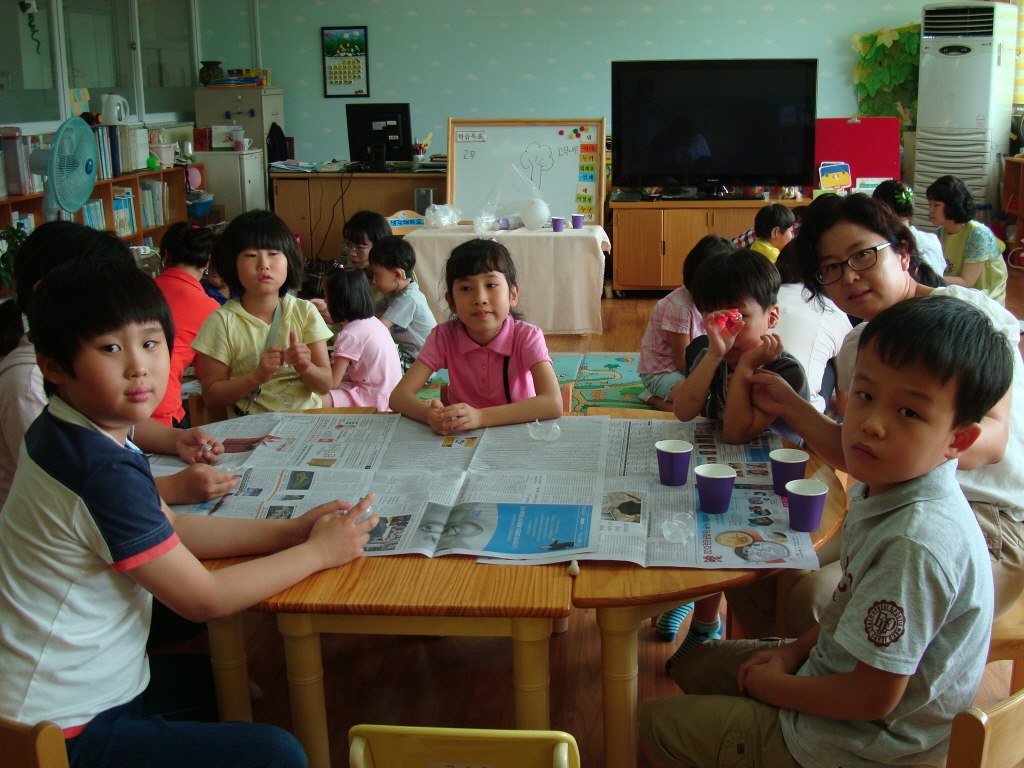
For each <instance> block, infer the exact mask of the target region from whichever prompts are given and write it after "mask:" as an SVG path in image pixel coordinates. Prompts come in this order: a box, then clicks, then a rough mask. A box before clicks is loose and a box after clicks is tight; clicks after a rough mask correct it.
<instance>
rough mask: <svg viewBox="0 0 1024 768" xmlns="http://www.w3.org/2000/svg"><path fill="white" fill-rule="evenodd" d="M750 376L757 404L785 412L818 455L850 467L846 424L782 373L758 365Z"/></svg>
mask: <svg viewBox="0 0 1024 768" xmlns="http://www.w3.org/2000/svg"><path fill="white" fill-rule="evenodd" d="M747 378H748V380H749V381H750V384H751V390H750V398H751V401H752V403H753V404H754V406H755V407H757V408H758V409H759V410H761V411H763V412H765V413H768V414H771V415H772V417H776V416H781V417H782V418H783V419H785V420H786V423H787V424H789V426H790V427H792V428H793V430H794V431H795V432H796V433H797V434H798V435H800V437H802V438H803V439H804V441H805V442H806V443H807V447H808V448H810V449H811V450H812V451H814V453H815V454H817V456H818V458H820V459H821V460H822V461H824V462H825V463H826V464H828V465H829V466H830V467H832V468H833V469H838V470H841V471H844V472H845V471H846V459H845V458H844V456H843V442H842V427H840V426H839V425H838V424H836V423H835V422H834V421H832V419H830V418H829V417H828V416H826V415H825V414H823V413H821V412H820V411H818V409H817V408H815V407H814V406H813V405H812V404H811V403H810V402H809V401H807V400H804V399H803V398H802V397H800V395H799V394H797V393H796V392H794V391H793V388H792V387H791V386H789V384H788V383H787V382H786V380H785V379H783V378H782V377H781V376H779V374H777V373H775V372H773V371H766V370H764V369H763V368H758V369H756V370H754V371H752V372H751V373H749V374H747ZM734 383H735V382H734Z"/></svg>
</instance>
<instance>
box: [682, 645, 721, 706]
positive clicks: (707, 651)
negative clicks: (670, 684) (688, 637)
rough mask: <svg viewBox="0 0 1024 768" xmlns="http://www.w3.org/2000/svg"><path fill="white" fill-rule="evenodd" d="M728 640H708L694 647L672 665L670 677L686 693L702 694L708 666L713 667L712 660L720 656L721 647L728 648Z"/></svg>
mask: <svg viewBox="0 0 1024 768" xmlns="http://www.w3.org/2000/svg"><path fill="white" fill-rule="evenodd" d="M730 642H731V641H729V640H708V641H707V642H704V643H701V644H700V645H697V646H694V647H693V648H692V649H691V650H690V651H689V652H688V653H687V654H686V655H685V656H683V657H682V658H680V659H679V661H677V662H676V663H675V664H673V665H672V671H671V674H672V677H673V679H675V681H676V683H677V684H678V685H679V687H680V688H682V689H683V690H684V691H685V692H686V693H691V694H693V693H702V692H704V689H705V687H706V686H705V683H706V682H707V679H708V671H709V665H711V666H714V665H715V661H714V659H715V658H716V656H719V655H721V653H722V649H723V645H724V646H725V647H728V644H729V643H730Z"/></svg>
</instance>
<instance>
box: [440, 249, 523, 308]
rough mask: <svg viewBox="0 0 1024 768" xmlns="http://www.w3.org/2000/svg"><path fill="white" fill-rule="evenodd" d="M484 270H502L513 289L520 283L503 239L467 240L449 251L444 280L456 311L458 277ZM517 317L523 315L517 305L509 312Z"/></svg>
mask: <svg viewBox="0 0 1024 768" xmlns="http://www.w3.org/2000/svg"><path fill="white" fill-rule="evenodd" d="M484 272H500V273H501V274H503V275H504V276H505V280H506V282H507V283H508V287H509V290H511V289H512V288H513V286H516V285H519V282H518V281H517V279H516V265H515V262H513V261H512V255H511V254H510V253H509V252H508V248H506V247H505V246H504V245H502V244H501V243H499V242H497V241H495V240H467V241H466V242H465V243H463V244H462V245H457V246H455V248H453V249H452V252H451V253H450V254H449V255H448V261H447V262H445V265H444V284H445V291H446V292H447V298H448V307H449V308H450V309H451V311H452V315H454V314H455V300H454V298H453V294H454V291H455V281H456V280H462V279H464V278H467V277H472V276H473V275H479V274H482V273H484ZM509 314H511V315H512V318H513V319H515V320H519V319H521V315H520V314H519V312H517V311H516V309H515V308H514V307H513V308H512V310H511V311H510V312H509Z"/></svg>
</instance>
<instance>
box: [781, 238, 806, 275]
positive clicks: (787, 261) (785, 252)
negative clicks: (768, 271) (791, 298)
mask: <svg viewBox="0 0 1024 768" xmlns="http://www.w3.org/2000/svg"><path fill="white" fill-rule="evenodd" d="M775 268H776V269H777V270H779V277H780V278H782V284H783V285H788V284H789V283H802V282H803V274H802V273H801V272H800V259H799V258H798V257H797V254H796V248H794V247H793V241H792V240H790V241H789V242H788V243H786V244H785V245H784V246H782V250H781V251H779V257H778V258H777V259H775Z"/></svg>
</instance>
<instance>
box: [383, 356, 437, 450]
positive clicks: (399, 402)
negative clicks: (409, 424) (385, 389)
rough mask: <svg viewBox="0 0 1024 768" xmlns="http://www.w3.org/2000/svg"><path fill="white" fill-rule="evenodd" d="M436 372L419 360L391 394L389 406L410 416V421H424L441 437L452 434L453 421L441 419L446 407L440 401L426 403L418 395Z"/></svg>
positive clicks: (396, 411)
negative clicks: (443, 409) (442, 410)
mask: <svg viewBox="0 0 1024 768" xmlns="http://www.w3.org/2000/svg"><path fill="white" fill-rule="evenodd" d="M433 372H434V371H433V370H431V368H430V366H428V365H427V364H426V363H423V362H421V361H419V360H416V361H415V362H413V364H412V365H410V366H409V370H408V371H406V372H405V376H403V377H402V380H401V381H399V382H398V386H396V387H395V388H394V390H393V391H392V392H391V397H390V399H389V400H388V405H390V406H391V410H392V411H394V412H395V413H400V414H402V415H403V416H408V417H409V418H410V419H416V421H422V422H423V423H424V424H427V425H429V426H430V428H431V429H432V430H434V431H435V432H437V434H439V435H447V434H448V433H449V432H451V419H450V418H449V419H447V420H443V419H442V418H441V409H442V408H444V405H443V404H442V403H441V401H440V400H431V401H429V402H424V401H423V400H420V399H419V398H418V397H417V396H416V394H417V393H418V392H419V391H420V390H421V389H423V387H424V386H425V385H426V383H427V381H428V380H429V379H430V376H431V374H432V373H433Z"/></svg>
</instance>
